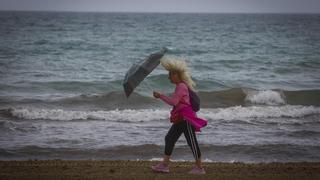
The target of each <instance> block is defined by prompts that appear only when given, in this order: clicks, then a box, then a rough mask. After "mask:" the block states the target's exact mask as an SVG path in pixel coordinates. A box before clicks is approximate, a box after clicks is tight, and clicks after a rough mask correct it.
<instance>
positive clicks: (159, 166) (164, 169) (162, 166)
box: [151, 163, 169, 173]
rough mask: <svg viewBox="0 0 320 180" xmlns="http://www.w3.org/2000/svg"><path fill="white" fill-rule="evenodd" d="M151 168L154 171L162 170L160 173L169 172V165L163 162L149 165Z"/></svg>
mask: <svg viewBox="0 0 320 180" xmlns="http://www.w3.org/2000/svg"><path fill="white" fill-rule="evenodd" d="M151 169H152V170H153V171H154V172H162V173H168V172H169V166H168V165H165V164H163V163H159V164H157V165H153V166H151Z"/></svg>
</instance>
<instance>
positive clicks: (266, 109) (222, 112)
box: [199, 105, 320, 120]
mask: <svg viewBox="0 0 320 180" xmlns="http://www.w3.org/2000/svg"><path fill="white" fill-rule="evenodd" d="M312 114H320V107H314V106H300V105H299V106H293V105H284V106H249V107H242V106H233V107H229V108H216V109H202V110H201V113H199V116H200V117H205V118H207V119H212V120H221V119H223V120H237V119H249V118H280V117H290V118H299V117H303V116H307V115H312Z"/></svg>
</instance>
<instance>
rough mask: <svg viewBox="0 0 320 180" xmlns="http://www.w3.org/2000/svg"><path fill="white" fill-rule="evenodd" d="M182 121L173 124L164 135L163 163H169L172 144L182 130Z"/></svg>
mask: <svg viewBox="0 0 320 180" xmlns="http://www.w3.org/2000/svg"><path fill="white" fill-rule="evenodd" d="M182 123H183V122H181V123H179V124H173V125H172V126H171V128H170V130H169V131H168V133H167V135H166V137H165V150H164V154H165V155H164V157H163V163H164V164H166V165H167V164H169V161H170V156H171V154H172V151H173V148H174V145H175V144H176V142H177V140H178V139H179V137H180V136H181V134H182V132H183V124H182Z"/></svg>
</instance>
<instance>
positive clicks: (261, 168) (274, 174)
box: [0, 160, 320, 180]
mask: <svg viewBox="0 0 320 180" xmlns="http://www.w3.org/2000/svg"><path fill="white" fill-rule="evenodd" d="M156 163H157V162H151V161H104V160H81V161H77V160H71V161H69V160H29V161H0V169H1V170H0V179H46V180H49V179H195V178H197V179H219V180H224V179H266V180H267V179H268V180H272V179H281V180H283V179H290V180H293V179H299V180H301V179H308V180H312V179H320V163H304V162H301V163H262V164H244V163H204V167H205V169H206V171H207V174H205V175H189V174H187V172H188V171H189V170H190V169H191V167H192V165H193V164H192V163H190V162H173V163H171V165H170V171H171V172H170V173H168V174H159V173H154V172H152V171H151V170H150V168H149V167H150V166H151V165H153V164H156Z"/></svg>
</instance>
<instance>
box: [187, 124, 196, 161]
mask: <svg viewBox="0 0 320 180" xmlns="http://www.w3.org/2000/svg"><path fill="white" fill-rule="evenodd" d="M186 123H187V129H188V132H189V136H190V141H191V148H192V149H193V154H194V156H195V157H194V158H195V159H198V158H199V157H198V151H197V148H196V144H195V140H194V136H193V134H192V130H191V125H190V124H189V123H188V122H186Z"/></svg>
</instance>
